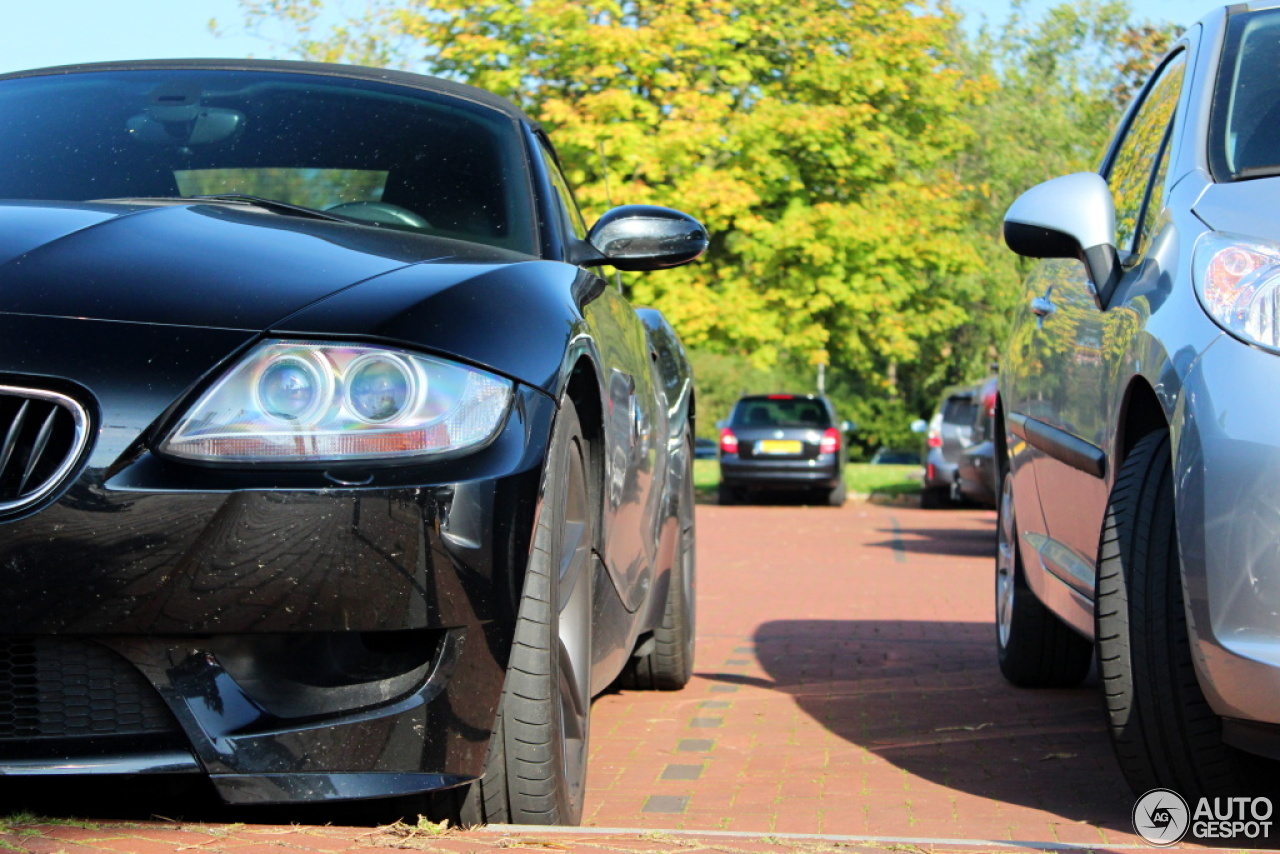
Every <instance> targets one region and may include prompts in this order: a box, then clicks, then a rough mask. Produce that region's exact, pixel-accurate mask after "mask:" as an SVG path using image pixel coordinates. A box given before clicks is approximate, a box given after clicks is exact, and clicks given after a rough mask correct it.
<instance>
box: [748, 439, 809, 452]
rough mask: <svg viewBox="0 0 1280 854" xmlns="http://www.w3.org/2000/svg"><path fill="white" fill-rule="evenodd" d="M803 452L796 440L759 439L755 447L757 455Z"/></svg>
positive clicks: (801, 445)
mask: <svg viewBox="0 0 1280 854" xmlns="http://www.w3.org/2000/svg"><path fill="white" fill-rule="evenodd" d="M803 450H804V444H803V443H802V442H800V441H799V440H798V439H761V440H760V443H759V444H758V445H756V453H757V454H798V453H800V452H801V451H803Z"/></svg>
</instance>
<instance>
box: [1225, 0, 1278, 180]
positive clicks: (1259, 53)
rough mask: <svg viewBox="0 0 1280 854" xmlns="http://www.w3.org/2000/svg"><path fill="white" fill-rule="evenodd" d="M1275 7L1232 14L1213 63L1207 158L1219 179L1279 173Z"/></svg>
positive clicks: (1258, 176)
mask: <svg viewBox="0 0 1280 854" xmlns="http://www.w3.org/2000/svg"><path fill="white" fill-rule="evenodd" d="M1277 62H1280V9H1270V10H1265V11H1259V12H1240V13H1236V14H1233V15H1232V16H1231V17H1230V19H1229V23H1228V26H1227V38H1226V43H1225V44H1224V46H1223V51H1222V61H1221V64H1220V66H1219V68H1218V82H1217V91H1216V92H1215V95H1214V100H1213V110H1212V114H1211V118H1210V134H1209V162H1210V166H1211V167H1212V169H1213V174H1214V177H1215V178H1216V179H1217V180H1219V181H1231V180H1241V179H1249V178H1260V177H1264V176H1267V175H1277V174H1280V134H1277V133H1276V128H1277V127H1280V76H1277V75H1276V72H1275V69H1276V64H1277Z"/></svg>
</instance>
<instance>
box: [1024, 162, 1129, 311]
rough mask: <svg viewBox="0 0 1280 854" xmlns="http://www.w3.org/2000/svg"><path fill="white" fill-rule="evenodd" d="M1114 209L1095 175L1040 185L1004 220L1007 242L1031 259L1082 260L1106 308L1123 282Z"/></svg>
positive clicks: (1065, 177)
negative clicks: (1121, 279)
mask: <svg viewBox="0 0 1280 854" xmlns="http://www.w3.org/2000/svg"><path fill="white" fill-rule="evenodd" d="M1115 240H1116V208H1115V202H1114V201H1113V200H1112V198H1111V188H1110V187H1108V186H1107V182H1106V180H1105V179H1104V178H1103V177H1102V176H1101V175H1098V174H1097V173H1094V172H1077V173H1075V174H1074V175H1063V176H1062V177H1060V178H1054V179H1052V180H1050V181H1045V182H1044V183H1043V184H1037V185H1036V186H1034V187H1032V188H1031V189H1030V190H1027V191H1026V192H1025V193H1023V194H1022V195H1021V196H1019V197H1018V199H1017V201H1015V202H1014V203H1013V204H1012V205H1010V206H1009V211H1008V213H1006V214H1005V215H1004V242H1005V244H1006V245H1007V246H1008V247H1009V248H1010V249H1012V250H1013V251H1014V252H1017V253H1018V254H1019V255H1025V256H1027V257H1029V258H1079V259H1080V260H1081V261H1082V262H1083V263H1084V266H1085V269H1086V271H1087V272H1088V274H1089V279H1090V280H1091V282H1092V283H1093V294H1094V301H1095V302H1097V304H1098V307H1099V308H1105V307H1106V305H1107V301H1108V300H1109V299H1110V297H1111V292H1112V291H1113V290H1114V289H1115V284H1116V280H1117V279H1118V278H1119V270H1120V264H1119V256H1118V254H1117V252H1116V246H1115Z"/></svg>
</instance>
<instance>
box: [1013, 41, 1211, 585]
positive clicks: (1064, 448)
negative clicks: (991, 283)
mask: <svg viewBox="0 0 1280 854" xmlns="http://www.w3.org/2000/svg"><path fill="white" fill-rule="evenodd" d="M1185 68H1186V62H1185V53H1183V54H1177V55H1175V56H1173V57H1172V58H1171V59H1170V60H1169V61H1167V62H1166V63H1165V65H1164V67H1163V68H1162V69H1161V70H1160V71H1159V73H1158V76H1157V77H1156V78H1155V80H1154V81H1153V82H1152V84H1151V85H1150V86H1148V88H1147V90H1146V92H1145V94H1144V99H1143V101H1142V103H1141V104H1140V105H1139V106H1138V107H1137V108H1136V110H1135V111H1134V112H1132V113H1131V116H1132V119H1131V120H1130V121H1129V123H1128V125H1127V127H1126V128H1125V129H1124V131H1123V137H1122V138H1121V139H1120V141H1119V144H1118V145H1116V146H1114V147H1113V154H1112V158H1111V162H1110V163H1109V164H1108V168H1107V170H1106V172H1105V174H1106V177H1107V179H1108V183H1109V184H1110V185H1111V191H1112V196H1113V198H1114V200H1115V204H1116V222H1117V228H1116V232H1117V248H1118V249H1119V251H1120V256H1121V258H1122V260H1123V264H1124V270H1123V275H1122V277H1121V282H1120V286H1119V287H1118V288H1117V289H1116V290H1117V293H1124V292H1126V291H1129V290H1130V289H1131V286H1132V285H1133V283H1134V282H1135V280H1137V279H1138V278H1140V277H1146V276H1149V275H1151V270H1150V265H1148V264H1147V263H1146V259H1145V254H1146V252H1147V248H1148V246H1149V244H1150V241H1151V237H1152V232H1153V230H1154V229H1155V228H1156V227H1157V226H1158V223H1159V211H1160V210H1162V209H1163V206H1164V177H1165V173H1166V172H1167V162H1168V160H1167V158H1168V140H1169V138H1170V130H1171V128H1172V125H1173V121H1174V116H1175V112H1176V107H1177V104H1178V100H1179V96H1180V93H1181V88H1182V78H1183V72H1184V71H1185ZM1028 285H1029V295H1030V296H1033V297H1039V298H1040V299H1041V300H1043V301H1044V302H1042V303H1041V304H1040V308H1041V311H1044V310H1045V309H1047V312H1045V313H1044V314H1043V316H1042V317H1039V318H1037V320H1038V322H1037V324H1036V325H1035V329H1034V331H1033V332H1032V344H1031V347H1030V353H1031V355H1032V359H1033V361H1034V362H1035V363H1036V364H1037V365H1038V366H1039V370H1038V371H1036V373H1035V379H1034V380H1033V381H1032V382H1031V384H1030V389H1029V390H1030V391H1031V392H1032V397H1033V398H1034V399H1033V400H1029V401H1026V402H1025V403H1024V406H1027V409H1024V414H1025V415H1026V416H1027V418H1028V428H1029V430H1030V431H1031V432H1032V433H1034V434H1035V435H1034V437H1033V438H1034V441H1035V443H1036V444H1037V446H1038V447H1039V448H1040V450H1042V451H1044V453H1043V454H1040V455H1038V456H1037V457H1036V459H1035V462H1034V463H1033V467H1034V470H1035V482H1036V485H1037V487H1038V491H1039V495H1040V506H1041V509H1042V511H1043V513H1044V522H1045V526H1046V530H1045V539H1044V540H1043V541H1042V542H1041V543H1039V544H1038V546H1039V548H1040V552H1041V558H1042V559H1043V560H1044V563H1045V566H1046V567H1047V568H1048V569H1049V571H1050V572H1052V573H1053V574H1054V575H1056V576H1057V577H1058V578H1059V580H1061V581H1063V582H1064V583H1066V584H1067V585H1069V586H1071V587H1074V588H1076V589H1078V590H1079V591H1080V592H1082V593H1084V594H1086V595H1092V590H1093V584H1094V565H1095V563H1096V559H1097V548H1098V532H1099V531H1100V530H1101V528H1102V514H1103V512H1104V508H1105V506H1106V499H1107V492H1108V489H1109V483H1110V478H1109V473H1108V471H1107V467H1108V464H1109V463H1110V460H1108V459H1107V456H1106V454H1107V450H1108V444H1109V440H1108V437H1109V436H1110V435H1112V432H1113V429H1114V424H1113V419H1114V414H1113V413H1112V412H1110V411H1109V402H1110V400H1111V399H1112V397H1113V396H1112V395H1111V394H1110V393H1109V391H1108V389H1109V387H1110V384H1111V383H1112V382H1114V381H1115V378H1117V377H1118V376H1119V375H1120V373H1121V367H1122V365H1121V361H1122V360H1123V359H1124V357H1125V355H1126V351H1127V342H1128V340H1129V337H1130V336H1131V335H1132V330H1133V324H1132V322H1131V321H1132V316H1131V313H1130V312H1128V311H1121V310H1114V309H1112V310H1099V309H1098V307H1097V305H1096V302H1095V297H1094V289H1093V287H1092V285H1091V283H1090V282H1089V280H1088V277H1087V276H1086V274H1085V270H1084V266H1083V265H1082V264H1081V263H1080V262H1078V261H1051V262H1046V263H1043V264H1041V265H1040V266H1039V267H1037V269H1036V271H1035V272H1034V273H1033V274H1032V276H1031V278H1030V279H1029V281H1028Z"/></svg>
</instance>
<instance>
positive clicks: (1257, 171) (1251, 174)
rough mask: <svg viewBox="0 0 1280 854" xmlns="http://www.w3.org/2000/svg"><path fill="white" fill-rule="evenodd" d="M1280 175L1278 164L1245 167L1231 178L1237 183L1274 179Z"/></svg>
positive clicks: (1279, 165)
mask: <svg viewBox="0 0 1280 854" xmlns="http://www.w3.org/2000/svg"><path fill="white" fill-rule="evenodd" d="M1277 175H1280V164H1276V165H1273V166H1247V167H1245V168H1244V169H1241V170H1240V171H1239V172H1237V173H1235V175H1233V176H1232V177H1233V178H1235V179H1236V180H1237V181H1248V180H1249V179H1250V178H1274V177H1275V176H1277Z"/></svg>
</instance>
